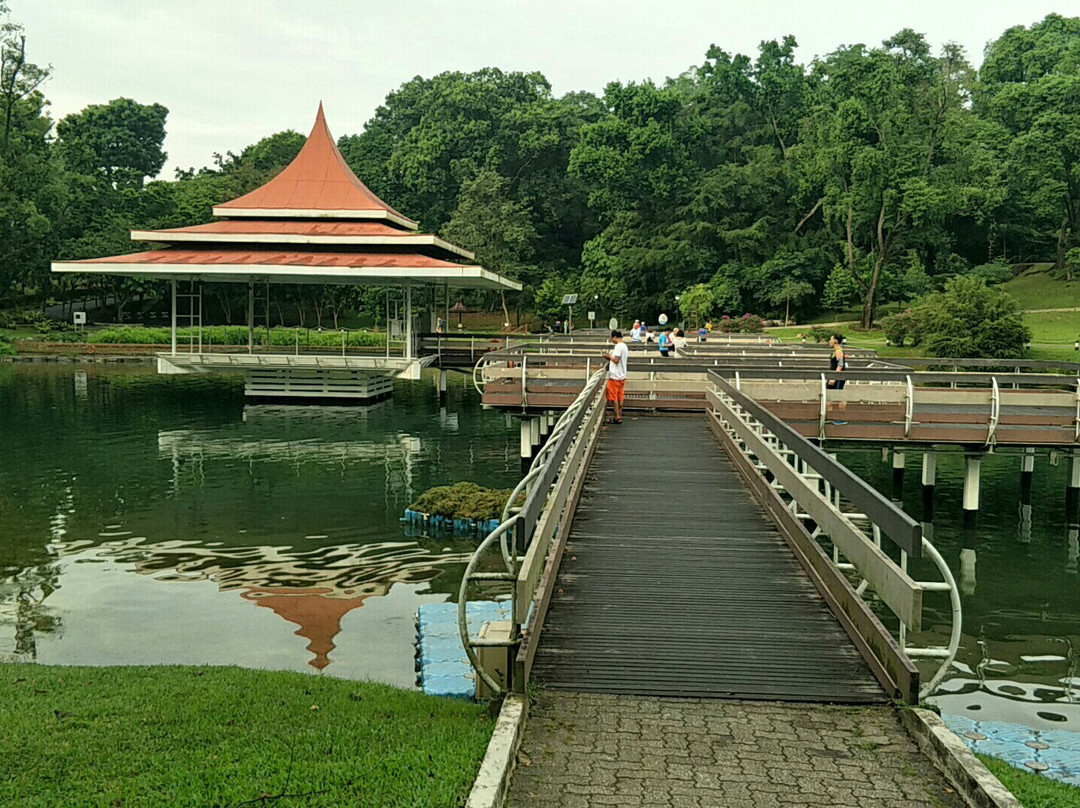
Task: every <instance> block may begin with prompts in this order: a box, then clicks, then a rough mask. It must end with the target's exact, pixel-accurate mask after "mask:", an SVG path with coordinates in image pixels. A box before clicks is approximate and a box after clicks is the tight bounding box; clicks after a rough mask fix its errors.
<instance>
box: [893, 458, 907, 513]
mask: <svg viewBox="0 0 1080 808" xmlns="http://www.w3.org/2000/svg"><path fill="white" fill-rule="evenodd" d="M904 463H905V457H904V453H903V452H900V451H897V450H896V449H893V453H892V498H893V499H894V500H896V501H897V502H900V501H901V500H903V498H904Z"/></svg>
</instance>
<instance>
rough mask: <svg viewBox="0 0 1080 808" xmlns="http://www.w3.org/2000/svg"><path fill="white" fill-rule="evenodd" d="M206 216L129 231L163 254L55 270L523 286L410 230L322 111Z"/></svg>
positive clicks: (59, 265) (57, 265) (61, 265)
mask: <svg viewBox="0 0 1080 808" xmlns="http://www.w3.org/2000/svg"><path fill="white" fill-rule="evenodd" d="M213 211H214V215H215V216H220V217H223V221H217V222H211V223H209V224H200V225H194V226H190V227H175V228H171V229H167V230H133V231H132V232H131V237H132V239H133V240H135V241H148V242H157V243H161V244H165V245H168V246H166V247H163V248H161V249H156V250H149V251H147V252H140V253H133V254H129V255H115V256H107V257H103V258H92V259H89V260H84V261H56V262H54V263H53V271H54V272H94V273H102V274H109V275H128V276H137V277H145V278H162V279H169V278H172V279H177V278H181V279H194V278H201V279H203V280H208V281H242V280H246V281H248V282H251V281H254V280H255V279H258V280H260V281H263V280H265V281H267V282H269V281H274V282H280V283H309V282H310V283H353V284H365V283H367V284H378V285H396V284H423V283H434V284H447V285H451V286H456V287H472V288H483V289H510V290H514V289H520V288H521V284H519V283H517V282H515V281H512V280H509V279H508V278H504V277H502V276H500V275H498V274H496V273H494V272H490V271H488V270H486V269H484V268H483V267H479V266H474V265H473V266H471V265H465V264H461V263H457V261H459V260H460V259H466V260H471V259H473V257H474V256H473V254H472V253H471V252H469V251H468V250H463V249H462V248H460V247H458V246H456V245H454V244H450V243H449V242H447V241H444V240H443V239H440V238H439V237H438V236H435V235H430V234H423V233H417V232H414V231H415V230H416V228H417V225H416V222H414V221H412V220H411V219H408V218H406V217H405V216H403V215H402V214H400V213H398V212H397V211H396V210H394V209H393V208H392V207H390V206H389V205H387V204H386V203H385V202H383V201H382V200H381V199H379V197H377V196H376V195H375V194H374V193H372V191H371V190H370V189H369V188H368V187H367V186H366V185H364V183H362V182H361V181H360V180H359V179H357V177H356V175H355V174H354V173H353V172H352V170H351V169H350V168H349V166H348V165H347V164H346V163H345V159H344V158H343V157H342V156H341V152H340V151H338V147H337V145H336V144H335V143H334V139H333V137H332V136H331V135H330V130H329V128H328V127H327V125H326V117H325V115H324V114H323V108H322V104H319V113H318V115H317V116H316V118H315V126H314V127H312V130H311V134H310V135H308V138H307V140H306V141H305V142H304V146H303V148H301V149H300V152H299V154H297V155H296V157H295V158H294V159H293V161H292V162H291V163H289V165H288V166H286V168H285V169H284V170H283V171H282V172H281V173H280V174H278V175H277V176H275V177H274V178H273V179H271V180H270V181H269V182H267V183H266V184H265V185H263V186H262V187H260V188H256V189H255V190H254V191H252V192H251V193H248V194H244V195H243V196H241V197H240V198H238V199H234V200H232V201H231V202H226V203H224V204H221V205H217V206H216V207H214V209H213ZM445 259H451V260H445Z"/></svg>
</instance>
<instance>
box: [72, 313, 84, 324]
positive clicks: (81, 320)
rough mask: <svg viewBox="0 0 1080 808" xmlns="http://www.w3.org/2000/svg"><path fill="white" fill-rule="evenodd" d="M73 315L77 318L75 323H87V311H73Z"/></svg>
mask: <svg viewBox="0 0 1080 808" xmlns="http://www.w3.org/2000/svg"><path fill="white" fill-rule="evenodd" d="M72 316H73V317H74V318H75V325H86V312H85V311H76V312H73V313H72Z"/></svg>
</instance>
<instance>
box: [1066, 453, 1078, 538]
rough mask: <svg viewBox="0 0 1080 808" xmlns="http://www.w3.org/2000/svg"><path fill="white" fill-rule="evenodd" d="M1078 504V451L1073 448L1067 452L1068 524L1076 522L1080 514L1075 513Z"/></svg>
mask: <svg viewBox="0 0 1080 808" xmlns="http://www.w3.org/2000/svg"><path fill="white" fill-rule="evenodd" d="M1078 505H1080V452H1077V451H1076V450H1075V449H1074V450H1073V451H1071V452H1069V482H1068V487H1067V488H1066V489H1065V522H1066V523H1067V524H1070V525H1075V524H1077V522H1078V521H1080V516H1078V515H1077V506H1078Z"/></svg>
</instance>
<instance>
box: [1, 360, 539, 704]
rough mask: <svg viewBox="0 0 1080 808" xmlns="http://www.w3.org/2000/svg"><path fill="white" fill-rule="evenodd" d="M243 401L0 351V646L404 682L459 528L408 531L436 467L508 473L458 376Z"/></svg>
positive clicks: (501, 425)
mask: <svg viewBox="0 0 1080 808" xmlns="http://www.w3.org/2000/svg"><path fill="white" fill-rule="evenodd" d="M450 382H451V384H450V390H449V400H448V402H447V404H446V406H444V407H442V408H440V407H439V404H438V401H437V393H436V389H435V385H434V381H433V379H432V378H430V377H427V376H426V377H425V378H424V379H423V380H422V381H421V382H413V383H409V382H399V383H398V384H397V387H396V389H395V394H394V397H393V398H392V399H391V400H389V401H386V402H383V403H381V404H378V405H375V406H374V407H355V406H344V407H337V406H270V405H265V406H263V405H247V404H245V400H244V395H243V387H242V382H241V381H240V380H239V379H238V378H236V377H228V376H217V377H215V376H184V377H175V376H174V377H169V376H158V375H156V374H155V373H154V372H153V370H152V368H149V367H147V366H116V365H113V366H106V365H60V366H49V365H31V364H15V365H7V366H2V365H0V659H2V658H14V659H20V660H23V659H26V660H38V661H40V662H44V663H59V664H90V665H111V664H151V663H186V664H223V665H224V664H236V665H245V666H251V667H259V668H274V669H294V670H325V671H326V672H327V673H330V674H335V675H340V676H349V677H362V678H372V679H377V680H381V681H386V682H391V683H395V684H399V685H411V684H412V683H413V681H414V673H413V645H412V644H413V639H414V622H413V618H414V613H415V610H416V607H417V606H418V605H419V604H421V603H424V602H441V601H445V600H448V599H456V595H457V587H458V584H459V582H460V577H461V572H462V570H463V567H464V561H465V560H466V559H467V557H468V553H470V552H471V549H472V547H473V546H474V545H475V543H474V542H467V541H461V540H456V541H455V540H452V539H438V540H430V539H424V538H415V539H414V538H411V537H409V536H408V535H406V532H405V530H404V528H403V525H402V524H401V523H400V522H399V517H400V516H401V514H402V511H403V510H404V509H405V507H406V506H407V505H408V504H409V503H410V502H411V501H412V500H413V499H414V498H415V497H416V496H418V495H419V494H420V493H422V492H423V491H424V490H426V489H427V488H429V487H430V486H433V485H440V484H446V483H451V482H456V481H458V480H472V481H475V482H478V483H480V484H482V485H491V486H498V487H509V486H512V485H513V484H514V483H515V482H516V481H517V479H518V476H519V460H518V456H517V448H518V447H517V441H518V436H517V430H516V429H508V427H507V424H506V420H505V417H504V416H502V415H500V414H497V413H494V412H490V411H484V410H482V409H481V408H480V407H479V404H478V400H477V396H476V395H475V392H474V391H473V390H472V385H471V382H470V383H469V384H468V385H466V382H465V380H464V378H463V377H461V376H454V375H453V374H451V377H450Z"/></svg>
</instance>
